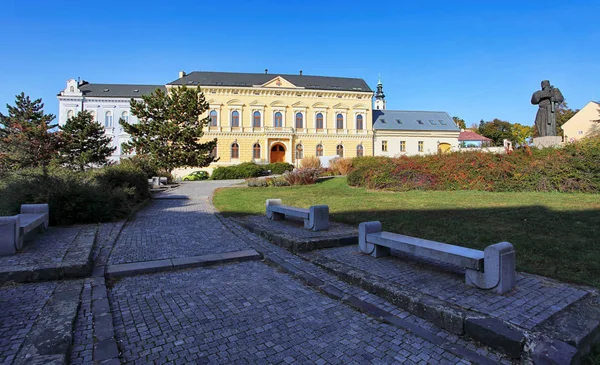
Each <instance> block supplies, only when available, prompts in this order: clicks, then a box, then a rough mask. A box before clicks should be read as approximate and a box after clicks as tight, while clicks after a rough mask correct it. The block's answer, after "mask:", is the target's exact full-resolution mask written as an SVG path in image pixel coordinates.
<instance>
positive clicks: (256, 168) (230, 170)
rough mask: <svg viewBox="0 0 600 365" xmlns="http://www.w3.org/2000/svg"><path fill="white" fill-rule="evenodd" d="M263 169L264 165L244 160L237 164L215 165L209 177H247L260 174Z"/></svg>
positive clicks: (219, 178) (227, 178) (223, 178)
mask: <svg viewBox="0 0 600 365" xmlns="http://www.w3.org/2000/svg"><path fill="white" fill-rule="evenodd" d="M265 171H266V169H265V167H264V166H261V165H257V164H255V163H253V162H244V163H241V164H239V165H233V166H220V167H217V168H216V169H214V170H213V173H212V175H211V177H210V178H211V179H212V180H231V179H247V178H250V177H258V176H261V175H263V174H264V172H265Z"/></svg>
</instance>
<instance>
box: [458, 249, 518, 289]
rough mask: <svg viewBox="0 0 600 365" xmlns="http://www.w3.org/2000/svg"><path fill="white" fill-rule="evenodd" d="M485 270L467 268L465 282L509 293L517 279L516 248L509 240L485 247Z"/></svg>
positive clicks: (477, 286)
mask: <svg viewBox="0 0 600 365" xmlns="http://www.w3.org/2000/svg"><path fill="white" fill-rule="evenodd" d="M483 253H484V261H483V266H484V272H479V271H476V270H472V269H466V272H465V282H466V284H467V285H469V286H474V287H476V288H479V289H489V290H493V291H494V292H496V293H498V294H504V293H508V292H509V291H511V290H512V289H513V288H514V287H515V283H516V281H517V271H516V254H515V248H514V247H513V245H512V244H510V243H508V242H500V243H496V244H494V245H490V246H488V247H486V248H485V250H484V251H483Z"/></svg>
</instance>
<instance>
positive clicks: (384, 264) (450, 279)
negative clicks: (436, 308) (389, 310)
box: [311, 246, 588, 329]
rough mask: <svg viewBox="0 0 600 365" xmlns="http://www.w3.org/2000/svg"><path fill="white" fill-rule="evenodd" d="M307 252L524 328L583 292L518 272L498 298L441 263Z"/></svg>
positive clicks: (347, 251) (342, 251)
mask: <svg viewBox="0 0 600 365" xmlns="http://www.w3.org/2000/svg"><path fill="white" fill-rule="evenodd" d="M311 254H315V255H317V254H318V255H323V256H325V257H327V258H329V259H332V260H336V261H339V262H343V263H344V264H345V265H349V266H352V267H355V268H358V269H360V270H364V271H366V272H369V273H371V274H375V275H377V276H379V277H382V278H384V279H386V280H390V281H392V282H394V283H398V284H400V285H402V286H404V287H408V288H413V289H416V290H418V291H420V292H423V293H426V294H429V295H432V296H434V297H437V298H439V299H442V300H444V301H447V302H449V303H453V304H457V305H459V306H461V307H464V308H467V309H471V310H474V311H478V312H481V313H485V314H488V315H490V316H492V317H496V318H499V319H502V320H504V321H508V322H511V323H512V324H514V325H517V326H520V327H523V328H526V329H532V328H533V327H535V326H536V325H538V324H539V323H541V322H543V321H544V320H546V319H548V318H549V317H550V316H552V315H553V314H555V313H557V312H559V311H560V310H562V309H564V308H565V307H567V306H569V305H570V304H572V303H574V302H576V301H577V300H579V299H581V298H582V297H584V296H585V295H586V294H587V293H588V292H586V291H585V290H581V289H579V288H577V287H574V286H571V285H568V284H565V283H559V282H556V281H553V280H550V279H546V278H541V277H539V276H536V275H530V274H519V276H518V279H517V285H516V288H515V290H513V291H511V292H509V293H507V294H505V295H502V296H498V295H496V294H494V293H492V292H489V291H484V290H479V289H476V288H473V287H469V286H466V285H465V284H464V272H462V270H461V269H458V268H451V269H453V271H455V272H451V271H449V270H448V269H449V268H450V267H448V266H447V265H446V266H445V267H444V270H435V266H432V263H431V262H427V261H426V260H423V259H421V258H418V257H410V258H408V259H407V258H406V256H407V255H406V254H403V253H400V252H394V254H395V255H397V257H388V258H379V259H375V258H373V257H370V256H367V255H362V254H360V253H359V252H358V248H357V247H356V246H347V247H338V248H331V249H323V250H319V251H315V252H313V253H311ZM403 258H404V259H403ZM457 274H458V275H457Z"/></svg>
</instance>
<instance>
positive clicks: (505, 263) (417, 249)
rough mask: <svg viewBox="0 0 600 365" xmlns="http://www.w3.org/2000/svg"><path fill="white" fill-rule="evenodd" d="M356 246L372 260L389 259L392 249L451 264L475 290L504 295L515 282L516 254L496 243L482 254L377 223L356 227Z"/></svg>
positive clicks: (513, 250) (502, 244) (506, 244)
mask: <svg viewBox="0 0 600 365" xmlns="http://www.w3.org/2000/svg"><path fill="white" fill-rule="evenodd" d="M358 247H359V249H360V251H361V252H363V253H366V254H369V255H371V256H373V257H375V258H379V257H384V256H389V255H390V251H391V250H392V249H394V250H397V251H402V252H406V253H410V254H412V255H415V256H420V257H425V258H429V259H432V260H436V261H440V262H445V263H449V264H453V265H456V266H460V267H463V268H464V269H465V283H466V284H467V285H469V286H474V287H476V288H479V289H485V290H493V291H494V292H496V293H498V294H504V293H507V292H509V291H510V290H512V288H514V286H515V283H516V277H517V274H516V268H515V267H516V255H515V249H514V247H513V245H511V244H510V243H509V242H499V243H496V244H493V245H489V246H487V247H486V248H485V250H483V251H479V250H474V249H471V248H467V247H461V246H454V245H449V244H447V243H442V242H435V241H429V240H424V239H421V238H416V237H410V236H405V235H402V234H397V233H392V232H384V231H382V229H381V222H378V221H375V222H363V223H361V224H359V226H358Z"/></svg>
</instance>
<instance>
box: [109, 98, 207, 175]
mask: <svg viewBox="0 0 600 365" xmlns="http://www.w3.org/2000/svg"><path fill="white" fill-rule="evenodd" d="M130 105H131V113H132V114H133V115H135V116H136V117H138V119H139V123H138V124H128V123H126V122H125V121H124V120H120V121H119V123H120V124H121V126H123V129H124V130H125V132H127V133H129V134H130V135H131V139H130V141H129V142H128V143H124V144H123V149H124V150H125V151H135V152H136V153H137V154H138V155H146V156H148V158H149V160H150V162H151V163H152V164H153V165H155V166H156V167H158V168H159V169H161V170H165V171H166V172H168V173H171V171H173V169H175V168H178V167H204V166H208V165H209V164H210V163H211V162H212V161H213V159H214V157H213V155H212V154H211V152H212V151H213V149H214V148H215V146H216V145H217V139H216V138H215V139H214V140H212V141H209V142H205V143H199V142H198V139H199V138H200V137H202V135H203V132H202V128H204V127H206V126H207V125H208V123H209V122H210V117H208V116H207V117H206V118H203V119H200V115H201V114H202V113H204V112H205V111H206V110H207V109H208V103H207V102H206V100H205V99H204V94H203V93H202V91H200V88H187V87H185V86H182V87H179V88H178V87H175V88H173V89H171V90H170V92H169V93H165V92H163V91H162V90H160V89H156V90H155V91H154V92H153V93H152V94H150V95H144V96H142V101H136V100H134V99H131V103H130Z"/></svg>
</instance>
